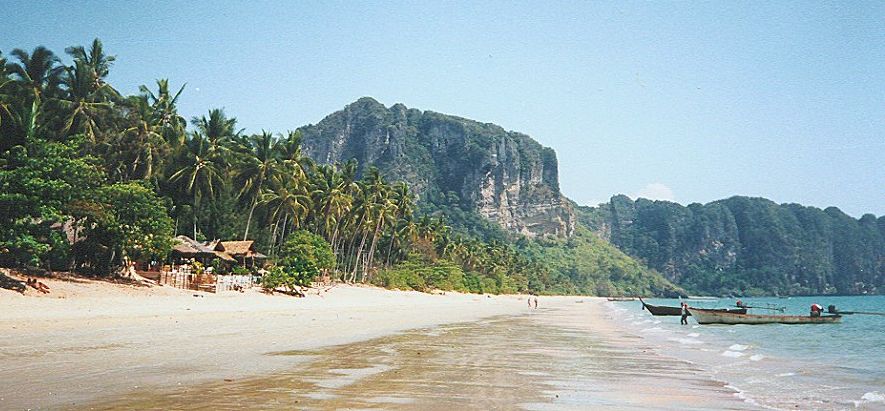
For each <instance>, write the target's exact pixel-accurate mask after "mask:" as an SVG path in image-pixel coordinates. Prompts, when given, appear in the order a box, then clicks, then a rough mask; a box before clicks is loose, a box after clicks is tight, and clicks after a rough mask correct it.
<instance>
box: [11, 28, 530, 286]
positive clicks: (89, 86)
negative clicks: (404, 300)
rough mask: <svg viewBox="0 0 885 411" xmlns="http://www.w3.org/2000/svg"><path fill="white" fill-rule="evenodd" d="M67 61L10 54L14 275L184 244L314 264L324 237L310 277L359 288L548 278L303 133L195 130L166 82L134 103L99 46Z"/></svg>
mask: <svg viewBox="0 0 885 411" xmlns="http://www.w3.org/2000/svg"><path fill="white" fill-rule="evenodd" d="M66 53H67V54H68V55H69V56H70V57H71V59H72V62H71V64H70V65H65V64H63V63H62V60H61V59H60V58H59V57H58V56H56V55H55V54H54V53H52V52H51V51H49V50H47V49H45V48H43V47H38V48H36V49H34V50H33V51H32V52H30V53H29V52H26V51H23V50H18V49H16V50H13V51H12V53H11V59H10V60H9V61H7V59H6V58H3V57H2V54H0V58H3V60H2V61H0V70H2V71H0V131H2V141H0V219H2V221H0V223H2V227H3V228H2V232H0V250H2V253H0V264H2V265H5V266H39V267H43V268H46V269H56V270H77V271H81V272H88V273H92V274H100V275H109V274H112V273H114V272H115V270H117V269H119V267H121V266H122V265H123V264H124V262H125V260H126V259H146V258H147V259H159V260H162V259H163V258H164V257H165V256H166V254H167V253H168V252H169V250H170V247H171V245H172V242H173V237H174V236H175V235H178V234H185V235H188V236H191V237H193V238H195V239H198V240H211V239H240V238H242V239H255V240H256V241H257V242H258V244H259V249H261V250H263V251H265V252H266V253H268V254H269V255H270V256H271V257H272V258H276V259H277V260H279V261H280V262H285V261H290V262H291V261H294V260H292V259H291V256H292V255H294V254H293V253H295V254H297V253H299V252H302V251H303V250H301V251H299V250H300V249H299V248H298V246H297V245H296V244H294V243H293V240H292V239H293V238H295V239H296V240H295V242H298V241H301V240H303V241H307V240H305V239H310V238H321V239H322V241H324V242H325V243H327V244H328V245H329V247H330V249H331V251H332V255H333V256H334V262H333V264H331V266H330V265H328V264H326V263H323V262H321V261H319V260H318V261H311V264H313V265H312V266H310V267H306V268H305V267H301V268H300V269H298V270H295V271H297V272H299V273H303V272H315V273H325V274H329V275H331V276H334V277H337V279H339V280H344V281H351V282H354V281H373V280H374V278H373V276H375V275H376V274H377V273H378V271H379V269H381V268H383V267H389V269H388V270H386V271H385V272H386V273H387V274H386V276H387V277H386V278H390V276H391V275H390V273H391V272H393V271H394V270H395V268H394V267H395V266H396V265H397V264H398V263H401V262H403V261H406V260H408V262H409V263H410V264H414V263H415V262H416V261H421V262H422V264H437V263H440V264H443V263H444V264H451V265H453V266H456V267H458V268H459V269H463V270H465V271H466V272H468V273H469V275H467V276H466V277H465V279H464V281H463V284H459V285H458V286H457V287H456V288H459V289H465V290H473V291H484V290H485V291H494V292H507V291H526V290H529V289H530V286H531V285H536V283H537V284H540V283H539V282H538V281H537V278H538V277H541V276H543V275H544V273H545V272H546V270H545V269H544V268H543V267H540V266H538V265H537V264H534V263H533V262H532V261H529V260H527V259H525V258H522V257H520V256H519V255H518V254H517V253H516V252H515V251H514V250H513V248H512V247H511V246H510V245H509V244H506V243H501V242H491V243H486V242H483V241H480V240H477V239H475V238H474V237H471V236H466V235H460V234H458V235H456V234H453V233H452V230H451V228H450V227H449V226H448V225H447V224H446V222H445V220H444V219H443V218H442V217H434V218H429V217H427V216H424V217H420V216H416V215H415V196H414V194H413V193H412V192H411V191H410V189H409V187H408V186H407V185H406V184H404V183H390V182H388V181H387V180H386V179H385V178H384V176H382V175H381V173H380V172H379V171H378V169H376V168H372V167H368V168H367V169H366V170H365V172H363V173H362V175H361V176H358V175H357V169H358V164H356V163H355V162H354V161H351V162H348V163H344V164H316V163H314V162H313V161H311V160H310V159H309V158H307V157H306V156H304V155H302V152H301V136H300V134H299V133H298V132H288V133H285V134H282V135H279V134H272V133H268V132H261V133H258V134H252V135H247V134H245V133H244V132H243V130H242V129H238V127H237V120H236V119H235V118H234V117H231V116H228V115H227V114H226V113H225V112H224V111H223V110H220V109H214V110H210V111H209V112H208V113H207V114H206V115H204V116H199V117H195V118H192V119H191V120H190V122H188V121H187V120H186V119H185V118H183V117H182V116H181V115H180V114H179V113H178V110H177V104H178V101H179V98H180V97H181V95H182V93H183V91H184V89H185V87H184V86H180V87H178V88H177V89H176V88H174V87H172V86H171V85H170V83H169V81H167V80H158V81H157V82H156V84H155V85H154V87H153V88H151V87H147V86H142V87H141V88H140V92H139V93H138V94H137V95H133V96H123V95H121V94H120V93H119V92H118V91H117V90H116V89H114V87H113V86H112V85H111V84H109V83H108V82H107V76H108V74H109V72H110V70H111V68H112V67H113V63H114V61H115V57H114V56H111V55H108V54H107V53H106V52H105V51H104V49H103V47H102V43H101V42H100V41H99V40H95V41H94V42H93V43H92V45H91V46H90V47H89V48H88V49H86V48H83V47H71V48H68V49H67V50H66ZM310 236H313V237H310ZM298 239H301V240H298ZM311 241H313V240H311ZM298 255H302V254H298ZM299 264H300V263H299ZM294 265H295V263H292V264H288V265H287V266H289V267H291V266H294ZM314 268H316V270H315V269H314ZM276 274H280V275H282V274H283V273H282V272H280V271H277V272H276ZM530 277H531V278H533V280H530ZM280 278H282V277H280ZM281 281H283V280H281ZM285 281H288V280H285ZM303 281H304V279H303V278H302V279H299V280H297V282H301V283H303ZM376 282H378V281H376ZM292 284H294V283H292ZM481 284H484V285H481ZM492 284H494V286H493V285H492ZM430 286H432V284H430Z"/></svg>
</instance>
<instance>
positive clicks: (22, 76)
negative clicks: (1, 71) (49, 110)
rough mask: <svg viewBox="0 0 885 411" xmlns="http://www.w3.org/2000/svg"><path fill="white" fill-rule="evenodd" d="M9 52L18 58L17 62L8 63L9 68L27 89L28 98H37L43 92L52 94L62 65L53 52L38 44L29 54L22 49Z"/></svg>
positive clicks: (61, 70)
mask: <svg viewBox="0 0 885 411" xmlns="http://www.w3.org/2000/svg"><path fill="white" fill-rule="evenodd" d="M11 54H12V55H13V56H15V57H16V58H17V59H18V63H12V64H9V65H8V67H9V70H10V71H11V72H12V74H13V75H15V76H16V77H18V81H19V82H21V84H22V85H23V86H24V88H25V89H27V90H29V92H30V93H29V94H30V96H29V97H30V98H29V99H28V100H31V99H38V100H39V99H40V98H41V97H42V96H43V95H44V94H46V93H50V94H52V93H53V92H54V91H55V90H56V88H57V87H58V85H59V83H60V76H61V73H62V72H63V71H64V67H63V66H62V65H61V60H59V59H58V57H56V55H55V54H54V53H53V52H51V51H49V49H47V48H46V47H43V46H38V47H36V48H34V51H33V52H31V53H30V54H28V52H27V51H24V50H22V49H14V50H12V53H11Z"/></svg>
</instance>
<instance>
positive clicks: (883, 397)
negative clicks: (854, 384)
mask: <svg viewBox="0 0 885 411" xmlns="http://www.w3.org/2000/svg"><path fill="white" fill-rule="evenodd" d="M871 402H885V394H883V393H881V392H879V391H871V392H868V393H866V394H864V395H863V396H862V397H860V401H854V406H855V407H860V406H861V405H863V404H869V403H871Z"/></svg>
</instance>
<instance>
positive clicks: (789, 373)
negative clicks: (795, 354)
mask: <svg viewBox="0 0 885 411" xmlns="http://www.w3.org/2000/svg"><path fill="white" fill-rule="evenodd" d="M794 375H796V373H794V372H784V373H780V374H778V375H777V376H778V377H792V376H794Z"/></svg>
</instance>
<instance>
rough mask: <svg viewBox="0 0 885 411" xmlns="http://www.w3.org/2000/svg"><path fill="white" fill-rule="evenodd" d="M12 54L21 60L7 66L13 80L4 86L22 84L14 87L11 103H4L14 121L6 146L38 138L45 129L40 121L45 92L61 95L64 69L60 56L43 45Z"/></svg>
mask: <svg viewBox="0 0 885 411" xmlns="http://www.w3.org/2000/svg"><path fill="white" fill-rule="evenodd" d="M12 55H13V56H15V57H16V58H17V59H18V63H10V64H6V65H5V67H6V69H7V70H8V71H9V74H10V75H11V79H12V80H13V81H12V83H9V82H4V84H3V85H4V87H6V88H7V89H9V88H12V87H13V86H18V87H15V88H16V90H10V91H11V92H10V93H9V94H8V96H9V97H10V99H9V100H10V103H7V104H6V105H4V111H5V112H6V114H8V118H9V120H10V121H9V123H10V124H9V128H8V130H9V131H8V132H7V133H4V134H7V135H5V136H4V137H5V138H6V139H8V141H9V142H5V141H4V143H3V146H11V145H14V144H22V143H25V142H27V141H31V140H33V138H34V137H36V135H37V133H38V130H39V129H41V128H42V122H41V121H39V119H40V117H42V114H43V99H42V97H43V95H44V94H49V95H55V94H57V90H58V85H59V75H60V74H61V72H62V71H63V70H64V67H62V66H61V65H60V61H59V59H58V57H56V56H55V54H53V53H52V52H51V51H49V50H48V49H46V48H45V47H43V46H39V47H37V48H35V49H34V51H33V52H32V53H31V54H28V52H26V51H24V50H21V49H14V50H12ZM13 103H15V104H13Z"/></svg>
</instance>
